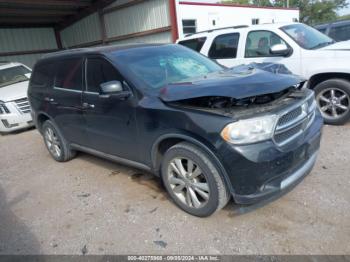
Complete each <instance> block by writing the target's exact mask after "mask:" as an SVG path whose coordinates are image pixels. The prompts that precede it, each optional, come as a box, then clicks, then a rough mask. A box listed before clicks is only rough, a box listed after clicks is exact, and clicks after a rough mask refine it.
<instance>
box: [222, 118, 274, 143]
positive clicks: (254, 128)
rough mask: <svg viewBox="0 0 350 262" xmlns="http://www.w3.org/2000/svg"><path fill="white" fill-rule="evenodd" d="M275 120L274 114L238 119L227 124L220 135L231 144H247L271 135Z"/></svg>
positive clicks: (265, 138)
mask: <svg viewBox="0 0 350 262" xmlns="http://www.w3.org/2000/svg"><path fill="white" fill-rule="evenodd" d="M276 121H277V116H276V115H269V116H263V117H256V118H250V119H245V120H239V121H237V122H234V123H231V124H228V125H227V126H226V127H225V128H224V129H223V130H222V131H221V137H222V138H223V139H224V140H226V141H227V142H230V143H233V144H249V143H255V142H259V141H263V140H267V139H269V138H271V137H272V135H273V132H274V129H275V125H276Z"/></svg>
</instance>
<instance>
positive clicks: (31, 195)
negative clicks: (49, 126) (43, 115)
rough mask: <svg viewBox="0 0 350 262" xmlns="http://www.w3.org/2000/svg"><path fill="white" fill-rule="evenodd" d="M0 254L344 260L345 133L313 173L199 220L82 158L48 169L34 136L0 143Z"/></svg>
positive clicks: (139, 179) (347, 231) (141, 183)
mask: <svg viewBox="0 0 350 262" xmlns="http://www.w3.org/2000/svg"><path fill="white" fill-rule="evenodd" d="M0 152H1V157H0V254H15V253H16V254H39V253H40V254H81V253H87V254H157V253H161V254H180V253H181V254H194V253H195V254H208V253H209V254H350V244H349V243H350V190H349V188H350V124H348V125H347V126H343V127H333V126H326V127H325V128H324V136H323V140H322V148H321V154H320V157H319V159H318V161H317V164H316V167H315V168H314V170H313V171H312V173H311V174H310V175H309V176H308V177H307V178H306V179H305V180H304V181H303V182H302V183H301V184H299V185H298V186H297V187H296V188H295V189H294V190H293V191H291V192H290V193H288V194H287V195H285V196H283V197H282V198H280V199H278V200H276V201H274V202H272V203H269V204H268V205H265V206H262V207H258V208H255V209H253V210H251V211H250V212H248V210H245V209H241V208H240V207H238V206H235V205H233V204H232V203H231V204H229V205H228V206H227V207H226V208H225V209H224V210H222V211H220V212H218V213H216V214H215V215H213V216H211V217H209V218H205V219H201V218H196V217H192V216H190V215H188V214H186V213H184V212H182V211H181V210H180V209H178V208H177V207H176V206H175V205H174V204H173V203H172V202H171V201H170V200H169V199H168V197H167V195H166V193H165V191H164V189H163V188H162V187H161V186H160V184H159V182H158V181H157V179H154V178H153V177H152V176H151V175H148V174H145V173H143V172H142V171H139V170H136V169H131V168H128V167H125V166H121V165H118V164H115V163H112V162H109V161H105V160H102V159H99V158H96V157H93V156H90V155H87V154H79V155H78V156H77V157H76V158H75V159H74V160H72V161H70V162H68V163H64V164H61V163H57V162H55V161H54V160H53V159H52V158H51V157H50V155H49V153H48V152H47V150H46V148H45V147H44V144H43V142H42V139H41V136H40V135H39V133H38V132H37V131H36V130H30V131H25V132H21V133H18V134H13V135H6V136H0Z"/></svg>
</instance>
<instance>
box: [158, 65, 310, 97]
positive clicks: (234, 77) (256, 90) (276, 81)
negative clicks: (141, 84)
mask: <svg viewBox="0 0 350 262" xmlns="http://www.w3.org/2000/svg"><path fill="white" fill-rule="evenodd" d="M303 81H304V79H302V78H300V77H298V76H295V75H291V74H275V73H271V72H267V71H264V70H261V69H257V68H254V67H252V66H239V67H236V68H232V69H229V70H225V71H221V72H218V73H215V74H210V75H208V76H207V77H206V78H202V79H196V80H193V81H191V82H184V83H176V84H169V85H167V86H166V87H164V88H162V89H161V91H160V98H161V100H163V101H164V102H171V101H178V100H184V99H191V98H198V97H208V96H222V97H232V98H235V99H241V98H247V97H252V96H259V95H264V94H272V93H277V92H280V91H283V90H284V89H286V88H289V87H291V86H295V85H298V84H299V83H301V82H303Z"/></svg>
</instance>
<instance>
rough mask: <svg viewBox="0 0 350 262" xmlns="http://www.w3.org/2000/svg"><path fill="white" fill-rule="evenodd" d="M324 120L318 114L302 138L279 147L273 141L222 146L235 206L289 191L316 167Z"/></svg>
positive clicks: (223, 160) (316, 111)
mask: <svg viewBox="0 0 350 262" xmlns="http://www.w3.org/2000/svg"><path fill="white" fill-rule="evenodd" d="M322 125H323V119H322V116H321V114H320V113H319V111H318V110H317V109H316V110H315V116H314V119H313V121H312V123H311V124H310V126H309V127H308V128H307V129H306V130H305V132H304V133H303V135H302V136H300V137H299V138H298V139H295V140H293V141H292V142H291V143H290V144H288V145H285V146H283V147H279V146H278V145H276V143H275V142H273V141H265V142H260V143H255V144H250V145H243V146H235V145H228V144H227V143H226V144H223V145H222V147H221V149H220V150H219V152H225V154H223V155H221V157H222V158H223V159H222V163H223V164H224V167H225V170H226V172H227V174H228V176H229V180H230V182H231V193H232V196H233V198H234V200H235V202H236V203H238V204H254V203H257V202H260V201H262V200H265V199H268V198H271V197H274V196H275V195H278V194H281V193H283V192H285V191H288V190H289V189H290V188H292V187H293V186H294V185H296V184H297V183H298V182H300V181H301V180H302V179H303V178H304V177H305V176H306V175H307V174H309V173H310V171H311V169H312V167H313V166H314V164H315V161H316V158H317V155H318V150H319V147H320V140H321V132H322Z"/></svg>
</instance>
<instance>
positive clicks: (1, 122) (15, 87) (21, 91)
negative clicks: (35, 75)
mask: <svg viewBox="0 0 350 262" xmlns="http://www.w3.org/2000/svg"><path fill="white" fill-rule="evenodd" d="M30 74H31V70H30V68H28V67H27V66H25V65H23V64H19V63H10V62H0V133H9V132H11V131H14V130H18V129H23V128H27V127H30V126H33V122H32V117H31V115H30V106H29V102H28V98H27V90H28V83H29V78H30Z"/></svg>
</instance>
